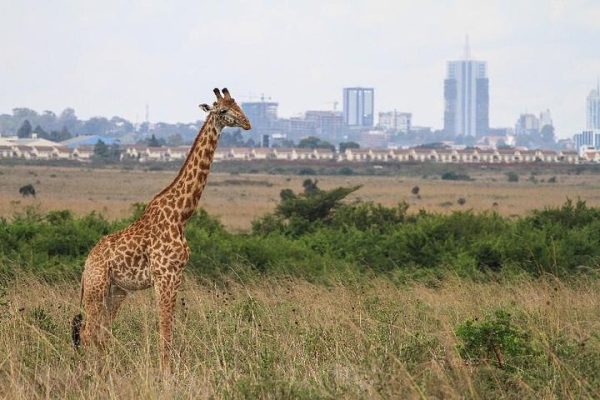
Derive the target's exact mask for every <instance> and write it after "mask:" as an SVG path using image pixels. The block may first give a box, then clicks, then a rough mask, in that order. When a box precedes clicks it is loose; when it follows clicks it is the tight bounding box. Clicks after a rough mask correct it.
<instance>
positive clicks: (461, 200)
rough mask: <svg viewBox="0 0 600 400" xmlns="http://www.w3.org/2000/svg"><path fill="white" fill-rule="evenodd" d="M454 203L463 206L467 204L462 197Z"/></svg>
mask: <svg viewBox="0 0 600 400" xmlns="http://www.w3.org/2000/svg"><path fill="white" fill-rule="evenodd" d="M456 202H457V203H458V205H460V206H464V205H465V204H466V203H467V200H466V199H465V198H464V197H459V198H458V200H456Z"/></svg>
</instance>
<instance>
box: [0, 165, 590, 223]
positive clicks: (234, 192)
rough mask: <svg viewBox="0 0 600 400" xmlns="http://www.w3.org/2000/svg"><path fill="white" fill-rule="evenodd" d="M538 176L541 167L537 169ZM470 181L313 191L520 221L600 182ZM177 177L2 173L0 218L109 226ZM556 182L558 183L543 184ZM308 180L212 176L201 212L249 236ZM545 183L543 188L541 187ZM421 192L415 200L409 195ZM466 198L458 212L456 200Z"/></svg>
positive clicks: (328, 184)
mask: <svg viewBox="0 0 600 400" xmlns="http://www.w3.org/2000/svg"><path fill="white" fill-rule="evenodd" d="M536 168H540V169H543V168H542V167H536ZM468 173H469V174H470V176H471V177H472V178H473V180H472V181H442V180H440V178H439V175H438V174H436V175H431V176H428V177H415V176H319V177H317V178H318V180H319V187H321V188H322V189H332V188H335V187H338V186H354V185H362V188H361V189H360V190H359V191H357V192H356V193H355V194H353V195H351V196H350V197H349V199H350V200H353V199H356V198H360V199H362V200H365V201H374V202H376V203H381V204H383V205H386V206H393V205H396V204H398V202H401V201H406V202H408V203H409V204H410V206H411V207H410V211H411V212H417V211H418V210H419V209H425V210H428V211H434V212H442V213H448V212H452V211H456V210H464V209H473V210H475V211H484V210H494V211H497V212H499V213H500V214H502V215H507V216H510V215H522V214H525V213H527V212H530V211H531V210H534V209H541V208H544V207H546V206H560V205H561V204H563V203H564V201H565V200H566V198H567V197H570V198H572V199H576V198H581V199H582V200H586V201H587V202H588V204H589V205H591V206H599V205H600V194H599V193H600V191H599V190H598V189H599V188H600V175H598V174H593V173H586V174H581V175H574V174H572V175H567V174H563V175H561V174H558V173H557V172H556V171H553V170H552V169H551V168H550V167H549V168H548V171H546V172H545V173H544V174H540V175H536V179H537V182H538V183H533V182H530V181H528V180H527V178H528V175H527V172H526V171H520V174H521V181H520V182H518V183H509V182H507V179H506V176H505V175H504V174H503V173H502V172H501V171H500V172H499V171H488V170H482V169H478V168H476V167H472V168H471V169H469V170H468ZM176 175H177V171H174V170H167V171H143V170H122V169H91V168H76V167H71V168H67V167H40V166H27V165H17V166H6V165H0V183H1V184H0V217H8V218H10V217H12V216H13V215H14V213H15V212H19V211H22V210H23V209H24V208H25V207H27V206H36V207H39V208H40V210H41V211H42V212H47V211H49V210H56V209H69V210H71V211H73V212H74V213H75V214H78V215H83V214H87V213H90V212H92V211H95V212H98V213H101V214H102V215H104V216H106V217H107V218H108V219H111V220H112V219H118V218H125V217H128V216H130V215H131V205H132V204H133V203H135V202H146V203H147V202H149V201H150V200H151V199H152V197H153V196H154V195H156V194H157V193H158V192H160V191H161V190H162V189H163V188H164V187H165V186H166V185H168V184H169V182H171V180H172V179H173V178H174V177H175V176H176ZM551 176H556V178H557V183H552V184H550V183H547V181H548V179H549V178H550V177H551ZM306 178H307V176H284V175H268V174H239V175H231V174H228V173H211V176H210V178H209V184H208V186H207V187H206V190H205V192H204V194H203V197H202V201H201V206H202V207H204V208H205V209H206V210H207V211H208V212H209V213H210V214H211V215H215V216H219V217H220V219H221V221H222V222H223V224H224V225H225V226H226V227H227V228H228V229H230V230H236V231H237V230H247V229H249V228H250V226H251V222H252V220H253V219H255V218H257V217H260V216H262V215H264V214H266V213H269V212H272V211H273V210H274V209H275V207H276V205H277V204H278V202H279V193H280V191H281V190H282V189H286V188H292V189H293V190H294V191H301V190H302V181H303V180H304V179H306ZM542 180H544V181H545V182H546V183H542V182H541V181H542ZM28 183H31V184H33V185H34V186H35V188H36V191H37V193H38V196H37V198H36V199H33V198H23V197H21V195H20V194H19V187H21V186H22V185H25V184H28ZM414 186H419V187H420V192H419V194H420V197H416V196H414V195H412V194H411V189H412V188H413V187H414ZM459 198H464V199H465V200H466V203H465V204H464V205H462V206H461V205H460V204H458V202H457V201H458V199H459Z"/></svg>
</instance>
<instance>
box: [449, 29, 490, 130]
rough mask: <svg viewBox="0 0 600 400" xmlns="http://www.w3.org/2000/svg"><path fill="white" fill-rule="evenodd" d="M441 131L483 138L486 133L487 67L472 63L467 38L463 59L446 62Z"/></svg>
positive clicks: (476, 62) (487, 114) (487, 117)
mask: <svg viewBox="0 0 600 400" xmlns="http://www.w3.org/2000/svg"><path fill="white" fill-rule="evenodd" d="M444 100H445V110H444V131H446V133H449V134H452V135H457V136H485V135H486V134H487V132H488V130H489V81H488V78H487V72H486V64H485V62H482V61H475V60H471V50H470V47H469V38H468V37H467V40H466V44H465V55H464V59H462V60H459V61H449V62H448V66H447V75H446V79H445V80H444Z"/></svg>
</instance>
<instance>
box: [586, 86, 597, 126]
mask: <svg viewBox="0 0 600 400" xmlns="http://www.w3.org/2000/svg"><path fill="white" fill-rule="evenodd" d="M586 103H587V104H586V106H587V107H586V111H587V112H586V114H587V129H600V83H599V84H597V86H596V89H594V90H592V91H591V92H590V94H589V95H588V97H587V102H586Z"/></svg>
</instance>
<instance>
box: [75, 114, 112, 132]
mask: <svg viewBox="0 0 600 400" xmlns="http://www.w3.org/2000/svg"><path fill="white" fill-rule="evenodd" d="M111 126H112V125H111V123H110V121H109V120H108V119H106V118H104V117H93V118H90V119H88V120H87V121H85V123H84V124H83V127H82V128H81V130H82V131H83V133H84V134H86V135H103V134H105V133H106V132H109V131H110V130H111Z"/></svg>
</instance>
